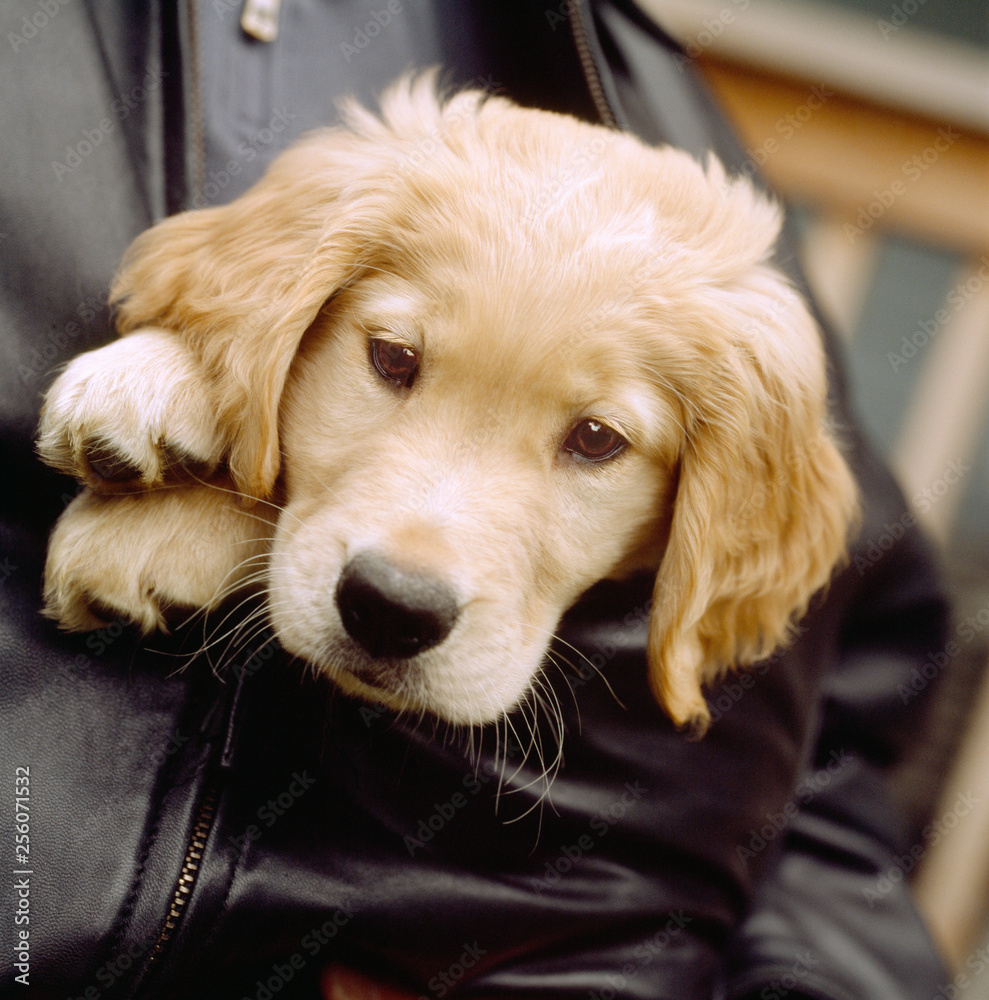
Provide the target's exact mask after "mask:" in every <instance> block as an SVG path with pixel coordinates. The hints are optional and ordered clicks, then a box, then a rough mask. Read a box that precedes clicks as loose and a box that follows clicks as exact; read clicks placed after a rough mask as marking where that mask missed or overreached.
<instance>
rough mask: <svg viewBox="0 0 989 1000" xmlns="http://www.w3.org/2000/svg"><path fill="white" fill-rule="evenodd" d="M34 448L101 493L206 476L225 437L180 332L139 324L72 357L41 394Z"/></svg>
mask: <svg viewBox="0 0 989 1000" xmlns="http://www.w3.org/2000/svg"><path fill="white" fill-rule="evenodd" d="M37 444H38V453H39V454H40V456H41V458H42V459H43V460H44V461H45V462H47V463H48V464H49V465H51V466H53V467H54V468H56V469H59V470H60V471H62V472H67V473H69V474H70V475H72V476H75V477H76V478H77V479H79V480H81V481H82V482H84V483H86V485H88V486H90V487H91V488H92V489H94V490H96V491H98V492H113V491H115V490H117V491H119V490H121V489H133V488H135V487H142V488H151V487H154V486H159V485H161V484H162V483H164V482H166V481H167V480H170V479H176V478H179V479H181V478H183V477H184V478H188V477H190V476H191V477H194V478H203V477H206V476H209V475H210V474H211V473H212V472H213V471H214V470H215V469H216V467H217V466H218V465H219V464H220V462H221V461H222V459H223V457H224V453H225V444H224V441H223V438H222V435H221V434H220V430H219V427H218V426H217V423H216V418H215V411H214V409H213V407H212V405H211V401H210V399H209V393H208V391H207V387H206V384H205V380H204V375H203V373H202V371H201V369H200V367H199V364H198V362H197V361H196V359H195V358H194V357H193V356H192V355H191V354H190V353H189V352H188V350H187V349H186V348H185V347H184V346H183V344H182V342H181V340H180V338H178V337H176V336H175V335H174V334H171V333H168V332H167V331H165V330H153V329H148V330H140V331H138V332H136V333H133V334H130V335H128V336H126V337H122V338H121V339H120V340H115V341H113V342H112V343H110V344H107V345H106V346H105V347H101V348H99V349H97V350H95V351H88V352H87V353H85V354H80V355H79V356H78V357H77V358H75V359H74V360H73V361H72V362H70V364H69V365H68V367H67V368H66V369H65V371H64V372H63V373H62V374H61V375H60V376H59V377H58V378H57V379H56V380H55V382H54V383H53V384H52V386H51V388H50V389H49V390H48V393H47V395H46V397H45V403H44V407H43V408H42V412H41V423H40V425H39V429H38V443H37Z"/></svg>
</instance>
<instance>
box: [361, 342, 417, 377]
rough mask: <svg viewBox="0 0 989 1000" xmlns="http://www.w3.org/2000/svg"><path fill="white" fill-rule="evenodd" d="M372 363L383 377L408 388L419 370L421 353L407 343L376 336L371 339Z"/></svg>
mask: <svg viewBox="0 0 989 1000" xmlns="http://www.w3.org/2000/svg"><path fill="white" fill-rule="evenodd" d="M371 363H372V364H373V365H374V367H375V368H376V369H377V371H378V374H379V375H380V376H381V377H382V378H383V379H387V381H389V382H394V383H395V384H396V385H400V386H402V388H404V389H408V388H410V387H411V385H412V383H413V381H414V380H415V377H416V372H418V370H419V355H418V354H416V352H415V351H414V350H412V348H411V347H409V346H408V345H407V344H396V343H394V342H393V341H391V340H379V339H378V338H375V339H374V340H372V341H371Z"/></svg>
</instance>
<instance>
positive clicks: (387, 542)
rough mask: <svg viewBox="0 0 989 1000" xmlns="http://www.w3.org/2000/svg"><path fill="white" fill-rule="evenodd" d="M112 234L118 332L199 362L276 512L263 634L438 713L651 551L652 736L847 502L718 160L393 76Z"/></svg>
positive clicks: (252, 475)
mask: <svg viewBox="0 0 989 1000" xmlns="http://www.w3.org/2000/svg"><path fill="white" fill-rule="evenodd" d="M347 120H348V126H347V127H346V128H343V129H338V130H331V131H328V132H324V133H319V134H316V135H314V136H313V137H311V138H309V139H308V140H305V141H304V142H303V143H302V144H301V145H299V146H297V147H296V148H294V149H293V150H291V151H289V152H288V153H286V154H284V155H283V157H282V158H281V159H280V160H279V161H278V162H277V163H276V164H275V165H274V167H273V168H272V170H271V171H270V172H269V174H268V176H267V177H266V178H265V179H264V180H263V181H262V182H260V183H259V184H258V185H257V186H256V187H255V188H254V189H253V190H252V191H251V192H248V194H246V195H245V196H244V197H243V198H241V199H239V200H238V201H237V202H235V203H234V204H232V205H230V206H227V207H225V208H218V209H209V210H206V211H203V212H195V213H187V214H186V215H183V216H178V217H175V218H173V219H170V220H166V221H165V222H164V223H162V224H161V225H159V226H158V227H156V228H155V229H153V230H151V231H150V232H149V233H147V234H145V235H144V236H143V237H141V238H140V239H139V240H138V241H137V243H136V244H135V246H134V248H133V250H132V252H131V255H130V257H129V260H128V261H127V262H126V266H125V268H124V270H123V272H122V274H121V276H120V279H119V281H118V284H117V286H116V289H115V293H114V294H115V298H116V300H117V303H118V307H119V314H120V324H121V330H122V332H124V333H126V332H129V331H133V330H138V329H141V328H142V327H144V326H146V325H148V324H150V323H154V324H155V325H156V326H157V327H159V328H164V329H166V330H170V331H172V332H174V334H175V335H176V336H177V337H179V338H181V341H182V344H183V346H184V348H186V349H188V350H189V351H190V352H191V353H192V354H193V355H194V356H195V358H196V359H198V364H199V365H200V366H201V370H202V372H203V392H204V394H205V397H206V398H207V400H208V405H207V406H205V407H204V412H209V414H211V418H215V419H216V420H217V435H218V436H219V438H220V439H222V440H223V441H224V442H225V448H226V453H225V455H224V461H225V463H226V467H227V468H228V469H229V471H230V473H231V475H232V476H233V478H234V481H235V483H236V484H237V486H238V487H239V488H240V489H242V490H243V491H244V492H246V493H249V494H251V495H254V496H257V497H261V498H273V499H276V500H277V501H278V502H279V503H281V504H282V508H281V513H280V515H279V518H278V523H277V529H276V532H275V536H274V539H273V541H272V543H271V553H270V566H269V570H268V575H267V589H268V603H269V613H270V617H271V621H272V623H273V625H274V627H275V630H276V632H277V634H278V635H279V637H280V639H281V640H282V642H283V644H284V645H285V646H286V648H287V649H288V650H290V651H291V652H293V653H296V654H297V655H299V656H301V657H303V658H304V659H306V660H307V661H309V662H311V663H312V664H313V665H314V666H315V667H317V668H318V669H319V670H321V671H324V672H325V673H327V674H329V675H330V676H332V677H333V678H334V679H335V680H336V681H337V682H338V683H339V684H341V685H342V686H343V687H344V688H346V689H348V690H351V691H353V692H356V693H358V694H361V695H365V696H368V697H371V698H374V699H376V700H378V701H383V702H386V703H388V704H390V705H393V706H395V707H399V708H403V709H410V710H416V711H422V710H425V711H429V712H433V713H435V714H437V715H439V716H440V717H443V718H446V719H449V720H452V721H455V722H470V723H479V722H484V721H488V720H491V719H494V718H497V717H498V716H499V715H500V714H501V713H503V712H504V711H506V710H508V709H510V708H511V707H512V706H513V705H515V704H516V703H517V702H518V700H519V699H520V698H521V697H522V696H523V694H524V693H525V692H526V691H527V690H528V689H529V688H530V687H531V686H532V685H533V683H538V681H537V680H536V678H537V676H538V671H539V669H540V664H541V663H542V661H543V658H544V656H545V654H546V650H547V647H548V644H549V642H550V640H551V638H552V635H553V631H554V629H555V628H556V625H557V623H558V621H559V618H560V616H561V615H562V614H563V612H564V611H565V610H566V609H567V608H568V607H569V606H570V605H571V604H573V603H574V601H575V600H576V599H577V598H578V597H579V596H580V594H581V593H583V592H584V591H585V590H586V589H587V588H588V587H590V586H591V585H592V584H594V583H595V582H597V581H599V580H601V579H604V578H608V577H617V576H621V575H623V574H625V573H628V572H630V571H632V570H636V569H642V568H650V569H654V570H655V571H656V589H655V600H654V607H653V610H652V616H651V621H650V643H649V656H650V676H651V680H652V684H653V688H654V690H655V692H656V695H657V698H658V700H659V701H660V703H661V704H662V705H663V706H664V707H665V708H666V710H667V711H668V712H669V714H670V715H671V717H672V718H673V719H674V720H675V721H676V722H677V723H681V724H683V723H690V722H693V723H694V724H696V725H700V726H703V724H704V722H705V720H706V718H707V708H706V705H705V702H704V698H703V694H702V685H703V684H704V683H705V681H706V680H708V679H710V678H711V677H713V676H715V675H717V674H718V673H719V672H720V671H722V670H724V669H726V668H728V667H731V666H738V665H744V664H746V663H750V662H752V661H754V660H755V659H757V658H759V657H761V656H764V655H768V653H770V652H771V651H772V650H773V649H774V648H775V647H776V646H777V645H779V644H780V643H782V642H785V641H786V640H787V638H788V636H789V633H790V630H791V627H792V624H793V622H794V620H795V618H796V617H797V616H799V615H800V614H801V613H802V612H803V610H804V609H805V607H806V605H807V602H808V600H809V598H810V597H811V595H812V594H813V593H814V592H815V591H816V590H817V589H818V588H819V587H821V586H822V585H823V584H824V583H825V582H826V581H827V578H828V576H829V574H830V572H831V570H832V567H833V566H834V564H835V562H836V561H838V560H839V559H840V558H841V555H842V552H843V548H844V542H845V536H846V532H847V530H848V526H849V523H850V521H851V519H852V517H853V514H854V508H855V490H854V486H853V483H852V479H851V476H850V474H849V471H848V469H847V467H846V465H845V463H844V461H843V460H842V458H841V456H840V454H839V452H838V450H837V448H836V446H835V442H834V441H833V439H832V436H831V433H830V431H829V429H828V427H827V423H826V414H825V393H826V385H825V377H824V363H823V358H822V352H821V346H820V343H819V338H818V334H817V331H816V329H815V327H814V324H813V322H812V320H811V318H810V316H809V315H808V313H807V310H806V308H805V306H804V305H803V303H802V302H801V301H800V299H799V298H798V296H797V295H796V294H795V293H794V292H793V290H792V289H791V288H790V287H789V286H788V285H787V283H786V281H785V280H784V279H783V278H782V277H781V276H780V275H779V274H778V273H777V272H776V271H775V270H774V269H773V268H772V267H771V266H770V265H769V264H768V263H767V259H768V257H769V255H770V253H771V250H772V246H773V242H774V240H775V237H776V234H777V231H778V228H779V218H778V213H777V211H776V209H775V208H774V207H773V206H772V205H770V204H769V203H767V202H766V201H765V200H763V199H762V198H761V197H759V196H758V195H757V194H756V193H755V192H754V191H753V190H752V188H751V187H750V186H749V185H748V184H747V183H745V182H743V181H739V180H730V179H728V178H726V176H725V175H724V172H723V171H722V170H721V168H720V167H719V166H718V165H717V164H716V163H711V164H709V165H708V167H707V168H706V169H705V168H703V167H702V166H700V165H699V164H697V163H695V162H694V161H692V160H691V159H690V158H689V157H687V156H686V155H684V154H682V153H678V152H675V151H672V150H655V149H649V148H647V147H645V146H643V145H642V144H641V143H639V142H637V141H636V140H634V139H632V138H630V137H627V136H621V135H617V134H615V133H612V132H608V131H606V130H603V129H600V128H597V127H595V126H590V125H586V124H583V123H580V122H577V121H575V120H572V119H569V118H565V117H561V116H557V115H551V114H547V113H543V112H537V111H529V110H523V109H520V108H518V107H516V106H514V105H512V104H510V103H509V102H507V101H504V100H501V99H485V98H483V97H482V95H480V94H477V93H466V94H461V95H459V96H457V97H456V98H454V99H453V100H452V101H450V102H447V103H444V102H442V101H439V100H438V99H437V98H436V96H435V91H434V89H433V87H432V84H431V81H430V80H429V79H422V80H419V81H418V82H414V83H410V82H409V81H404V82H402V83H400V84H399V85H398V86H397V87H396V88H395V89H394V90H393V91H392V92H391V93H390V94H389V95H388V96H387V97H386V98H385V100H384V102H383V117H382V119H378V118H375V117H373V116H371V115H370V114H368V113H367V112H364V111H362V110H360V109H356V108H351V109H350V110H349V112H348V114H347Z"/></svg>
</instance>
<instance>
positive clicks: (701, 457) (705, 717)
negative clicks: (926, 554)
mask: <svg viewBox="0 0 989 1000" xmlns="http://www.w3.org/2000/svg"><path fill="white" fill-rule="evenodd" d="M703 298H704V305H703V306H701V307H698V308H699V309H703V310H706V313H702V312H698V314H697V315H696V316H695V317H694V319H693V320H691V319H690V318H689V317H687V318H686V319H685V322H686V324H687V326H688V327H689V326H690V324H691V322H692V323H693V328H692V329H688V330H687V332H686V334H685V336H684V340H685V341H686V342H687V343H688V344H689V345H690V347H689V352H688V356H687V357H686V358H683V357H681V359H680V364H679V365H671V366H670V367H671V368H672V369H673V371H675V372H677V374H676V375H674V376H669V375H668V376H667V377H668V378H669V381H670V382H672V383H674V388H675V391H676V393H677V395H678V396H679V397H680V399H681V400H682V401H683V402H682V405H683V407H684V425H685V426H684V430H685V437H684V442H683V446H682V453H681V456H680V468H679V483H678V488H677V496H676V501H675V506H674V510H673V515H672V525H671V531H670V537H669V543H668V546H667V549H666V552H665V554H664V557H663V561H662V563H661V566H660V569H659V573H658V576H657V579H656V586H655V591H654V602H653V614H652V618H651V622H650V636H649V654H650V674H651V678H650V679H651V682H652V686H653V689H654V691H655V693H656V695H657V698H658V700H659V701H660V703H661V704H662V705H663V706H664V707H665V708H666V710H667V711H668V713H669V714H670V716H671V717H672V718H673V719H674V721H676V722H677V723H678V724H681V725H683V724H692V725H693V726H694V728H695V729H696V730H698V731H703V730H704V728H706V726H707V724H708V722H709V721H710V714H709V712H708V708H707V704H706V702H705V700H704V696H703V693H702V690H701V689H702V685H703V684H704V683H705V682H706V681H709V680H712V679H714V678H715V677H716V676H718V675H719V674H720V673H721V672H723V671H724V670H725V669H726V668H728V667H731V666H736V665H737V666H743V665H746V664H751V663H753V662H755V661H757V660H759V659H761V658H763V657H765V656H768V655H769V654H770V653H771V652H772V651H773V650H774V649H775V648H777V647H778V646H779V645H782V644H785V643H786V642H787V641H788V640H789V639H791V638H792V633H793V631H794V624H795V622H796V620H797V619H798V618H799V617H800V615H801V614H803V612H804V611H805V610H806V608H807V604H808V601H809V599H810V598H811V596H812V595H813V594H814V593H815V591H817V590H818V589H819V588H821V587H822V586H823V585H824V584H825V583H826V582H827V581H828V578H829V576H830V573H831V571H832V569H833V568H834V566H835V564H836V563H837V562H839V561H840V560H841V559H842V557H843V555H844V550H845V545H846V542H847V534H848V531H849V528H850V525H851V524H852V523H853V522H854V519H855V512H856V510H857V501H856V488H855V484H854V480H853V478H852V475H851V472H850V471H849V469H848V467H847V465H846V463H845V461H844V459H843V458H842V456H841V454H840V452H839V450H838V448H837V446H836V443H835V440H834V438H833V435H832V433H831V430H830V428H829V426H828V420H827V412H826V376H825V362H824V358H823V351H822V346H821V341H820V335H819V333H818V331H817V328H816V324H815V323H814V321H813V319H812V318H811V316H810V314H809V312H808V310H807V308H806V306H805V305H804V303H803V301H802V300H801V299H800V297H799V296H798V295H797V294H796V292H795V291H794V290H793V289H792V288H791V287H790V286H789V285H788V284H787V283H786V281H785V280H784V279H783V278H782V276H781V275H779V274H778V273H777V272H775V271H774V270H772V269H771V268H769V267H767V266H765V265H761V264H759V265H756V266H754V267H748V268H746V269H745V271H744V273H742V274H741V275H739V276H738V277H737V278H736V279H734V280H733V281H731V282H728V283H727V284H725V285H723V286H722V287H721V288H719V289H714V290H711V289H708V290H706V291H705V294H704V297H703Z"/></svg>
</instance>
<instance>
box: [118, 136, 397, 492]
mask: <svg viewBox="0 0 989 1000" xmlns="http://www.w3.org/2000/svg"><path fill="white" fill-rule="evenodd" d="M386 163H387V150H386V149H385V148H380V149H379V151H378V153H377V155H375V147H374V146H372V145H371V144H369V143H366V142H362V141H361V139H360V138H359V137H358V136H355V135H354V134H353V133H351V132H349V131H346V130H343V129H326V130H323V131H321V132H319V133H314V134H312V135H311V136H310V137H308V138H307V139H305V140H303V141H302V142H301V143H300V144H298V145H296V146H293V147H292V148H291V149H289V150H288V151H287V152H285V153H283V154H282V155H281V156H280V157H279V158H278V159H277V160H276V161H275V163H274V164H273V165H272V166H271V167H270V168H269V171H268V173H267V174H266V175H265V176H264V178H263V179H262V180H260V181H259V182H258V183H257V184H256V185H255V186H254V187H253V188H251V189H250V190H249V191H248V192H247V193H246V194H244V195H243V196H241V197H240V198H238V199H237V200H236V201H234V202H232V203H231V204H230V205H227V206H223V207H218V208H208V209H202V210H198V211H190V212H184V213H182V214H179V215H176V216H173V217H171V218H169V219H166V220H164V221H163V222H161V223H159V224H158V225H156V226H155V227H153V228H152V229H150V230H148V231H147V232H145V233H144V234H142V235H141V236H139V237H138V238H137V240H135V242H134V243H133V244H132V246H131V248H130V249H129V251H128V253H127V256H126V257H125V260H124V263H123V265H122V269H121V271H120V273H119V275H118V277H117V279H116V281H115V283H114V286H113V288H112V290H111V301H112V302H113V303H114V304H115V306H116V307H117V310H118V329H119V331H120V332H121V333H123V334H126V333H128V332H131V331H134V330H137V329H139V328H141V327H144V326H147V325H151V324H153V325H155V326H157V327H163V328H165V329H166V330H169V331H171V332H173V333H175V334H176V335H177V336H181V337H184V338H185V339H186V341H187V343H188V345H189V346H190V348H191V349H192V350H193V352H194V353H195V354H196V356H198V357H199V359H200V361H201V362H202V364H203V370H204V373H205V375H206V378H207V380H208V383H209V387H208V391H209V392H211V393H212V394H213V395H212V401H213V403H214V405H215V407H216V412H217V417H218V421H219V425H220V428H221V430H222V431H223V433H224V434H225V436H226V438H227V443H228V447H229V452H228V463H229V468H230V472H231V474H232V476H233V478H234V480H235V482H236V483H237V485H238V487H239V488H240V489H242V490H243V491H245V492H246V493H249V494H251V495H254V496H262V497H263V496H265V495H267V494H269V493H270V492H271V489H272V487H273V484H274V482H275V477H276V476H277V473H278V467H279V447H278V404H279V400H280V397H281V393H282V389H283V387H284V384H285V378H286V375H287V373H288V369H289V366H290V364H291V362H292V358H293V356H294V355H295V352H296V349H297V347H298V344H299V341H300V339H301V338H302V336H303V334H304V333H305V331H306V329H307V328H308V327H309V326H310V324H311V323H312V322H313V320H314V319H315V317H316V315H317V313H318V312H319V310H320V308H321V306H322V305H323V304H324V303H325V301H326V300H327V298H329V296H331V295H332V294H333V292H334V291H336V290H337V289H338V288H339V287H340V286H341V285H342V284H343V283H344V282H346V281H347V280H348V278H349V277H350V276H351V275H352V274H353V273H355V271H357V270H358V269H359V267H360V264H361V257H362V253H363V252H364V247H365V246H366V245H367V243H368V242H369V239H370V238H371V237H370V236H369V233H372V232H373V233H377V232H380V231H381V216H382V212H383V211H384V207H383V206H384V199H383V198H382V196H381V193H380V192H381V190H382V188H383V187H384V189H385V190H387V185H384V186H383V185H380V184H379V185H377V187H376V188H375V185H373V184H370V183H367V184H363V185H361V184H359V183H356V182H358V181H368V180H370V179H372V178H374V177H375V176H379V175H381V173H382V171H383V170H384V169H386V166H385V164H386Z"/></svg>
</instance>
